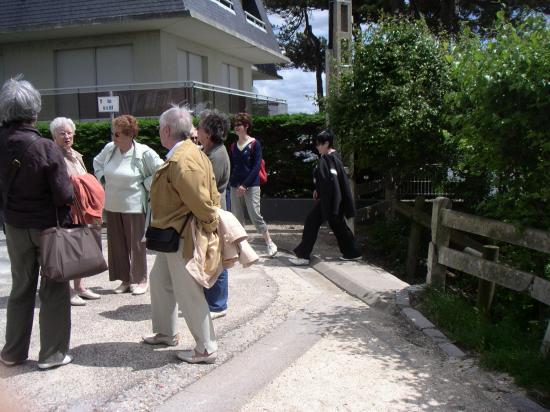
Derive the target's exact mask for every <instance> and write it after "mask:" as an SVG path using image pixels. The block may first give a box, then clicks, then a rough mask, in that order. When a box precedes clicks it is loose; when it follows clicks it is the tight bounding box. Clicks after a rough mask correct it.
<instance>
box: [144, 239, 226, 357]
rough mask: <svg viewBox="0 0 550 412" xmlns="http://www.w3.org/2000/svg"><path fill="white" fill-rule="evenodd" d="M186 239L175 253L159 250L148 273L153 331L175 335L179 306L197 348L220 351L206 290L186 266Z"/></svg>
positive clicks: (209, 351)
mask: <svg viewBox="0 0 550 412" xmlns="http://www.w3.org/2000/svg"><path fill="white" fill-rule="evenodd" d="M182 247H183V240H181V241H180V249H179V251H178V252H175V253H162V252H158V253H157V257H156V259H155V263H154V264H153V268H152V269H151V273H150V275H149V281H150V288H151V310H152V312H153V332H154V333H162V334H163V335H168V336H174V335H175V334H176V333H177V321H178V306H179V309H181V311H182V313H183V317H184V318H185V322H186V323H187V327H188V328H189V331H190V332H191V335H193V338H195V342H196V346H195V350H196V351H197V352H199V353H204V351H205V350H206V351H207V352H208V353H213V352H216V351H217V350H218V345H217V343H216V335H215V333H214V326H213V324H212V319H211V318H210V310H209V309H208V304H207V303H206V299H205V297H204V291H203V288H202V286H200V285H199V284H198V283H197V282H196V281H195V280H194V279H193V277H192V276H191V274H190V273H189V272H188V271H187V269H186V268H185V265H186V263H187V260H185V259H184V258H183V256H182Z"/></svg>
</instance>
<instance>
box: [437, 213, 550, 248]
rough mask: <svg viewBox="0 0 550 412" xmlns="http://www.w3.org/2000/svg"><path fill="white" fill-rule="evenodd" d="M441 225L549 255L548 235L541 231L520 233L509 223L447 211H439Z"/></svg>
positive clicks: (528, 229) (549, 236) (549, 240)
mask: <svg viewBox="0 0 550 412" xmlns="http://www.w3.org/2000/svg"><path fill="white" fill-rule="evenodd" d="M441 223H442V224H443V225H445V226H447V227H449V228H452V229H458V230H462V231H464V232H468V233H474V234H476V235H480V236H485V237H488V238H491V239H495V240H499V241H502V242H507V243H511V244H513V245H517V246H523V247H527V248H529V249H533V250H537V251H539V252H543V253H550V233H549V232H544V231H542V230H538V229H530V228H527V229H525V230H523V231H521V230H519V229H518V228H517V227H515V226H514V225H511V224H509V223H504V222H500V221H498V220H494V219H488V218H485V217H481V216H474V215H469V214H466V213H462V212H457V211H455V210H449V209H447V210H442V211H441Z"/></svg>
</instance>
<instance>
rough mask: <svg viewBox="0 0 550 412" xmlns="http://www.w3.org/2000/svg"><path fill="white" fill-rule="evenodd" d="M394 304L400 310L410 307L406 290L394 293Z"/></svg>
mask: <svg viewBox="0 0 550 412" xmlns="http://www.w3.org/2000/svg"><path fill="white" fill-rule="evenodd" d="M395 303H396V304H397V306H399V307H400V308H404V307H409V306H411V302H410V299H409V291H408V290H407V289H403V290H398V291H397V292H396V293H395Z"/></svg>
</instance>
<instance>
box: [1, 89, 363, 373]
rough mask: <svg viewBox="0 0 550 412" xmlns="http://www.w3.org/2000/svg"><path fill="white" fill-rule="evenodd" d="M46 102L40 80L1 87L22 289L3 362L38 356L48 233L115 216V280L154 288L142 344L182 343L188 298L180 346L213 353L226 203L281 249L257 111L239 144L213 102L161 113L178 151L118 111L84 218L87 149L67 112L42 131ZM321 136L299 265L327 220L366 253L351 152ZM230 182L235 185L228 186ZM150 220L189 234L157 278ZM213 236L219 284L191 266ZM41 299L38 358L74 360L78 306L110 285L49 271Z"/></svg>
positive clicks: (220, 306)
mask: <svg viewBox="0 0 550 412" xmlns="http://www.w3.org/2000/svg"><path fill="white" fill-rule="evenodd" d="M40 109H41V97H40V93H39V92H38V91H37V90H36V89H35V88H34V87H33V86H32V85H31V84H30V83H29V82H27V81H25V80H22V79H21V78H14V79H10V80H8V81H7V82H5V83H4V85H3V86H2V89H1V90H0V121H1V123H2V125H1V127H0V186H1V189H2V199H3V202H2V209H3V211H4V219H5V223H4V231H5V234H6V242H7V247H8V253H9V257H10V262H11V269H12V290H11V293H10V297H9V300H8V305H7V324H6V343H5V345H4V347H3V349H2V351H1V353H0V362H2V363H3V364H4V365H7V366H12V365H16V364H19V363H22V362H24V361H25V360H26V359H27V358H28V350H29V345H30V336H31V329H32V322H33V314H34V305H35V294H36V290H37V287H38V278H39V270H40V267H39V253H40V251H39V238H40V232H41V231H42V230H44V229H46V228H49V227H52V226H55V225H56V224H61V225H63V224H70V223H96V224H97V223H101V219H102V216H104V217H105V219H106V227H107V243H108V248H107V250H108V266H109V279H110V280H111V281H115V280H118V281H120V284H119V285H118V286H117V287H116V288H115V289H114V293H117V294H119V293H132V294H134V295H141V294H144V293H146V292H147V291H148V290H150V294H151V310H152V329H153V334H151V335H148V336H144V337H143V342H144V343H146V344H152V345H157V344H163V345H168V346H176V345H178V343H179V336H178V334H177V318H178V308H179V310H181V312H182V313H183V316H184V318H185V321H186V323H187V326H188V328H189V330H190V332H191V334H192V336H193V337H194V338H195V341H196V346H195V348H194V349H193V350H191V351H181V352H178V353H177V356H178V358H180V359H181V360H183V361H186V362H189V363H213V362H214V361H215V359H216V352H217V343H216V336H215V332H214V328H213V323H212V320H213V319H215V318H217V317H220V316H224V315H225V314H226V311H227V299H228V273H227V270H226V269H223V270H222V267H221V264H220V263H219V262H220V261H221V260H220V249H221V248H222V246H221V243H222V241H220V238H219V237H218V235H217V232H218V225H219V224H220V214H222V213H221V212H220V208H221V209H223V210H226V209H228V207H227V206H228V205H227V203H228V202H227V200H229V203H230V211H231V212H232V213H233V214H234V216H235V217H236V218H237V219H238V221H239V222H240V223H241V224H242V225H244V215H245V210H246V211H247V213H248V216H249V218H250V220H251V221H252V222H253V224H254V225H255V227H256V229H257V230H258V231H259V232H260V233H261V234H262V235H263V237H264V239H265V242H266V246H267V255H268V256H270V257H273V256H275V254H276V253H277V246H276V245H275V243H274V242H273V240H272V239H271V237H270V234H269V230H268V228H267V225H266V223H265V221H264V219H263V217H262V215H261V212H260V179H259V171H260V167H261V160H262V146H261V144H260V142H259V141H257V140H256V139H254V138H253V137H251V136H250V134H249V133H250V130H251V127H252V121H251V118H250V116H249V115H248V114H246V113H240V114H238V115H236V116H235V120H234V130H235V133H236V134H237V135H238V141H237V142H236V144H234V145H232V146H231V148H230V150H229V151H228V150H226V148H225V145H224V141H225V139H226V137H227V134H228V131H229V128H230V122H229V119H228V118H227V116H226V115H224V114H222V113H220V112H217V111H204V112H202V113H201V114H200V117H199V123H198V126H197V128H195V127H194V126H193V118H192V114H191V113H190V112H189V111H188V110H187V109H186V108H184V107H178V106H175V107H172V108H170V109H168V110H166V111H165V112H164V113H162V115H161V116H160V119H159V138H160V143H161V145H162V146H163V147H164V148H166V149H167V150H168V154H167V155H166V158H165V159H164V160H163V159H161V158H160V157H159V155H158V154H157V153H156V152H155V151H154V150H152V149H151V148H150V147H148V146H146V145H144V144H141V143H139V142H137V141H136V137H137V135H138V132H139V126H138V122H137V120H136V119H135V118H134V117H133V116H130V115H122V116H119V117H117V118H115V119H114V121H113V127H112V141H111V142H109V143H108V144H107V145H106V146H105V147H104V148H103V150H102V151H101V152H100V153H99V154H98V155H97V156H96V157H95V158H94V160H93V167H94V174H95V177H96V178H97V181H99V182H100V183H101V185H99V184H98V185H97V186H98V188H96V187H95V186H94V185H93V184H92V185H91V186H92V189H91V190H88V191H87V193H92V195H93V196H97V198H98V199H94V201H91V202H88V203H89V204H91V207H89V208H88V209H89V210H87V211H86V216H83V214H82V213H80V215H79V214H78V213H76V215H75V209H76V210H77V211H78V209H80V208H79V207H76V208H75V205H77V206H78V205H79V204H81V203H82V202H81V201H80V200H79V199H78V193H80V192H81V191H79V190H75V189H74V187H75V184H76V183H75V182H80V181H81V180H80V179H78V178H75V177H82V176H85V175H89V174H88V172H87V170H86V166H85V164H84V162H83V160H82V156H81V155H80V154H79V153H78V152H76V151H75V150H74V149H73V148H72V145H73V143H74V136H75V125H74V123H73V122H72V120H70V119H68V118H64V117H60V118H56V119H54V120H53V121H52V122H51V124H50V131H51V134H52V138H53V140H49V139H44V138H40V137H41V136H40V134H39V132H38V131H37V129H36V128H35V123H36V121H37V118H38V114H39V112H40ZM37 137H39V138H37ZM316 146H317V149H318V150H319V153H320V154H321V155H322V156H321V159H320V162H319V165H318V167H317V168H316V169H315V173H314V181H315V185H316V191H315V193H314V198H316V199H317V198H318V199H320V201H319V202H317V203H316V206H315V207H314V209H313V210H312V212H311V213H310V215H309V216H308V218H307V220H306V224H305V227H304V234H303V238H302V242H301V243H300V245H299V246H298V247H297V248H296V249H295V254H296V258H292V259H290V261H291V263H293V264H297V265H301V264H308V262H309V255H310V254H311V251H312V249H313V246H314V244H315V240H316V237H317V232H318V230H319V227H320V226H321V224H322V222H323V221H325V220H328V222H329V224H330V226H331V228H332V230H333V231H334V234H335V235H336V237H337V239H338V245H339V246H340V249H341V251H342V253H343V258H344V259H357V258H358V257H360V256H361V253H360V251H359V249H358V248H357V246H356V243H355V239H354V237H353V234H352V233H351V231H350V230H349V228H348V227H347V225H346V223H345V220H344V217H349V216H352V215H353V213H354V206H353V198H352V197H351V192H350V190H349V184H348V183H347V178H346V176H345V171H344V168H343V165H342V162H341V160H340V159H339V157H338V155H337V153H336V152H335V150H334V149H333V147H332V146H333V137H332V135H331V134H330V133H329V132H323V133H321V134H319V135H318V136H317V138H316ZM15 163H17V164H18V166H17V169H16V170H15V168H14V167H13V165H14V164H15ZM84 180H85V179H84ZM94 180H95V179H94ZM96 183H97V182H96ZM228 187H229V191H230V194H229V196H226V191H227V188H228ZM103 190H104V192H103ZM227 198H228V199H227ZM80 212H82V211H81V210H80ZM78 216H80V217H78ZM189 217H192V219H191V222H192V223H190V224H188V222H189V221H190V219H189ZM148 226H150V227H154V228H157V229H170V228H171V229H175V230H176V231H178V233H179V234H180V237H181V241H180V242H179V249H178V251H177V252H171V253H167V252H157V255H156V258H155V263H154V265H153V268H152V269H151V272H150V275H149V277H148V271H147V260H146V248H145V241H144V236H145V230H146V228H147V227H148ZM205 243H206V244H207V245H208V253H204V254H203V255H202V257H201V259H200V260H201V265H203V266H204V267H210V266H216V265H218V266H219V268H220V270H218V271H216V274H217V275H218V276H217V278H216V280H215V282H213V284H209V285H208V286H210V287H208V288H204V287H203V285H201V283H200V282H198V281H197V280H196V277H195V276H196V274H195V273H194V271H193V269H192V267H190V261H191V260H193V259H195V258H196V250H197V248H199V249H200V245H202V244H205ZM39 297H40V301H41V308H40V340H41V342H40V343H41V349H40V353H39V360H38V367H39V368H41V369H49V368H53V367H58V366H62V365H66V364H68V363H70V362H71V361H72V358H71V356H70V355H69V354H68V349H69V338H70V329H71V320H70V319H71V316H70V305H71V304H72V305H83V304H85V300H84V299H99V298H100V295H99V294H97V293H95V292H93V291H91V290H90V289H87V288H86V287H85V285H84V281H83V280H82V279H80V280H75V281H74V288H73V289H71V288H70V286H69V284H68V283H67V282H66V283H60V282H53V281H51V280H48V279H46V278H42V279H41V281H40V289H39Z"/></svg>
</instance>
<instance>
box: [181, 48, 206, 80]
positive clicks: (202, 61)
mask: <svg viewBox="0 0 550 412" xmlns="http://www.w3.org/2000/svg"><path fill="white" fill-rule="evenodd" d="M177 65H178V69H177V70H178V81H185V80H193V81H195V82H205V81H206V57H203V56H199V55H198V54H194V53H190V52H188V51H185V50H178V55H177Z"/></svg>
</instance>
